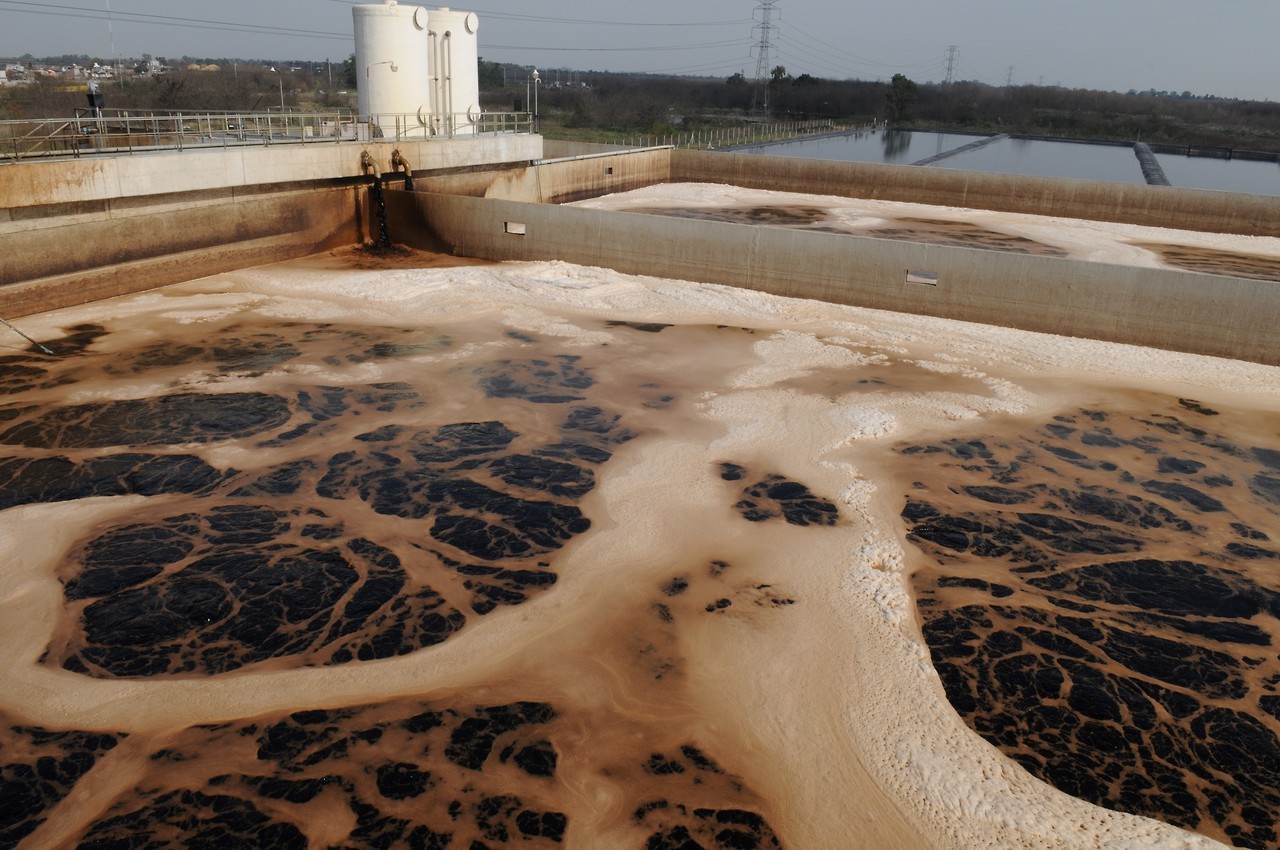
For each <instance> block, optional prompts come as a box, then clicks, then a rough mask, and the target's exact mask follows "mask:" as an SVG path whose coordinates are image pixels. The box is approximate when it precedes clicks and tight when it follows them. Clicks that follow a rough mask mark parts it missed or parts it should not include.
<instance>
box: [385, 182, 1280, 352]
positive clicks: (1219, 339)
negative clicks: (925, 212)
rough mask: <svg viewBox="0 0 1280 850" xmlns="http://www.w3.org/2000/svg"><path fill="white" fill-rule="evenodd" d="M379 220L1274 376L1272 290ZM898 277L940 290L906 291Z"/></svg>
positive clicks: (486, 248) (671, 239)
mask: <svg viewBox="0 0 1280 850" xmlns="http://www.w3.org/2000/svg"><path fill="white" fill-rule="evenodd" d="M752 159H755V158H754V157H752ZM788 188H790V187H788ZM388 206H389V208H390V209H391V210H392V214H393V220H394V221H395V222H396V224H397V238H398V239H401V240H403V241H405V242H407V243H408V244H414V245H417V246H419V247H425V248H431V249H435V250H440V249H445V250H450V251H452V252H454V253H457V254H461V255H465V256H470V257H481V258H485V259H491V260H552V259H558V260H564V261H566V262H571V263H580V264H584V265H594V266H604V267H607V268H612V269H616V270H618V271H621V272H626V273H631V274H646V275H655V276H658V277H668V278H676V279H684V280H694V281H705V282H708V283H719V284H725V285H729V286H739V287H744V288H747V289H756V290H761V291H765V292H772V293H776V294H779V295H787V296H793V297H800V298H815V299H820V300H823V301H829V302H833V303H838V304H853V305H858V306H864V307H874V308H879V309H885V310H894V311H899V312H905V313H919V314H923V315H930V316H940V317H944V318H952V319H961V320H965V321H973V322H984V323H987V324H995V325H1003V326H1007V327H1016V328H1022V329H1025V330H1032V331H1045V332H1051V333H1058V334H1064V335H1068V336H1079V337H1088V338H1093V339H1103V340H1112V341H1117V342H1127V343H1132V344H1135V345H1145V346H1154V347H1157V348H1166V349H1172V350H1177V351H1191V352H1197V353H1202V354H1211V355H1216V356H1221V357H1231V358H1237V359H1243V360H1253V361H1257V362H1261V363H1269V364H1275V365H1280V346H1277V345H1276V344H1275V328H1276V327H1278V326H1280V284H1276V283H1272V282H1267V281H1255V280H1243V279H1237V278H1227V277H1217V276H1210V275H1201V274H1194V273H1191V272H1179V271H1169V270H1163V269H1151V268H1137V267H1131V266H1115V265H1106V264H1102V263H1091V262H1084V261H1076V260H1066V259H1059V258H1053V257H1036V256H1030V255H1022V254H1009V253H999V252H994V251H982V250H974V249H968V248H954V247H946V246H939V245H923V244H916V243H911V242H901V241H893V240H882V239H872V238H867V237H858V236H846V235H841V234H830V233H819V232H810V231H796V230H786V229H782V228H769V227H756V226H751V225H738V224H725V223H721V222H712V221H694V220H688V219H679V218H669V217H663V216H650V215H640V214H635V213H618V212H602V211H597V210H586V209H578V208H572V207H568V208H566V207H552V206H547V205H542V204H534V203H522V202H518V201H502V200H494V199H480V198H469V197H457V196H447V195H440V194H431V193H406V192H394V191H393V192H390V193H388ZM908 270H913V271H925V272H934V273H937V275H938V280H937V283H936V285H928V284H920V283H911V282H908V280H907V272H908Z"/></svg>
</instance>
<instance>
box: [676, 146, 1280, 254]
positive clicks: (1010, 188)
mask: <svg viewBox="0 0 1280 850" xmlns="http://www.w3.org/2000/svg"><path fill="white" fill-rule="evenodd" d="M669 179H670V182H672V183H725V184H729V185H732V186H743V187H746V188H749V189H785V190H786V191H788V192H803V193H806V194H819V195H837V196H841V197H848V198H871V199H876V200H883V201H908V202H912V203H918V204H934V205H938V206H948V207H967V208H970V209H982V210H996V211H1000V212H1015V213H1028V214H1031V215H1050V216H1061V217H1066V218H1081V219H1090V220H1093V221H1115V222H1124V223H1128V224H1142V225H1148V226H1152V227H1176V228H1180V229H1182V230H1199V231H1205V232H1210V233H1239V234H1242V235H1246V236H1280V197H1274V196H1269V195H1245V194H1239V193H1233V192H1210V191H1206V190H1201V189H1177V188H1171V187H1166V186H1141V185H1136V184H1132V185H1131V184H1126V183H1104V182H1101V181H1095V180H1068V179H1065V178H1056V177H1024V176H1021V175H1017V174H987V173H985V172H978V171H959V170H956V169H949V168H916V167H913V166H910V165H879V164H872V163H861V162H831V161H825V160H815V159H792V158H786V157H767V156H751V155H746V154H729V153H718V152H707V151H686V150H677V151H672V155H671V175H670V178H669Z"/></svg>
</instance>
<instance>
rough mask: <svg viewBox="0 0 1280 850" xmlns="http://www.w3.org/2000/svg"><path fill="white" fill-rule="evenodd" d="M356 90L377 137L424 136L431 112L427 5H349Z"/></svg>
mask: <svg viewBox="0 0 1280 850" xmlns="http://www.w3.org/2000/svg"><path fill="white" fill-rule="evenodd" d="M351 15H352V17H353V19H354V21H355V33H356V68H355V70H356V77H357V79H358V83H357V86H356V91H357V93H358V95H359V104H360V106H359V108H360V115H361V119H360V120H362V121H368V122H369V123H370V124H371V125H372V126H373V127H376V128H377V129H376V130H374V132H373V134H374V135H375V136H378V135H381V136H384V137H394V136H396V135H400V136H405V135H408V136H424V135H426V134H427V132H428V128H427V122H428V119H429V116H430V114H431V99H430V98H431V95H430V91H431V69H430V66H429V60H428V56H427V50H428V35H427V33H428V27H427V10H426V9H425V8H423V7H421V6H413V5H404V6H401V5H400V4H399V3H397V2H396V1H395V0H385V2H383V3H380V4H377V5H374V4H368V5H363V6H352V7H351Z"/></svg>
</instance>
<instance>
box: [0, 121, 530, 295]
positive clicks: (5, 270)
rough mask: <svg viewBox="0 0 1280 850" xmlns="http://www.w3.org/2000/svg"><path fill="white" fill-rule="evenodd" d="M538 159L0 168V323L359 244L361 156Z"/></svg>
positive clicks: (213, 157) (269, 158) (201, 156)
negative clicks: (364, 159) (366, 158)
mask: <svg viewBox="0 0 1280 850" xmlns="http://www.w3.org/2000/svg"><path fill="white" fill-rule="evenodd" d="M397 149H398V150H399V151H400V153H401V154H402V155H403V156H404V158H405V159H406V160H407V161H408V163H409V165H410V167H412V168H413V169H414V170H415V171H417V170H448V169H466V168H475V167H477V166H486V167H493V166H494V165H497V164H500V163H504V162H509V161H511V160H513V159H516V160H518V159H520V158H523V161H524V162H526V163H527V162H529V161H532V160H534V159H537V158H538V157H540V156H541V153H542V139H541V138H540V137H538V136H528V135H524V136H521V135H508V136H482V137H477V138H469V139H455V140H447V139H444V140H421V141H403V142H399V143H391V142H375V143H370V144H367V145H361V144H356V143H324V142H317V143H310V144H306V145H302V144H276V145H270V146H261V147H229V148H219V149H200V150H186V151H168V152H163V153H154V152H153V153H145V154H137V155H132V156H129V155H117V156H96V157H84V158H81V159H72V160H59V161H56V162H55V161H41V162H20V163H17V164H13V165H6V166H3V167H0V197H2V198H3V199H4V204H3V206H2V207H0V315H4V316H21V315H26V314H28V313H34V312H39V311H43V310H51V309H55V308H57V307H65V306H69V305H72V304H81V303H85V302H87V301H92V300H96V299H99V298H108V297H111V296H115V295H121V294H124V293H128V292H137V291H140V290H143V289H149V288H152V287H156V286H163V285H165V284H168V283H175V282H177V281H183V280H191V279H193V278H198V277H203V276H206V275H210V274H216V273H219V272H224V271H230V270H232V269H237V268H244V267H246V266H251V265H257V264H261V263H269V262H278V261H281V260H287V259H293V258H296V257H302V256H306V255H307V254H311V253H315V252H317V251H323V250H328V249H330V248H334V247H337V246H340V245H351V244H358V243H359V242H361V241H362V240H363V239H364V238H366V237H367V236H368V235H369V234H368V224H367V223H368V222H369V221H370V220H371V216H370V210H369V204H368V197H367V196H368V191H367V186H366V184H367V183H368V182H369V178H368V177H367V176H365V175H364V170H363V169H362V166H361V153H362V152H363V151H366V150H367V151H368V152H369V154H370V155H371V156H372V157H373V161H374V163H375V165H376V167H377V168H378V169H379V170H380V171H381V172H383V173H384V174H385V173H389V172H390V171H391V154H392V151H393V150H397Z"/></svg>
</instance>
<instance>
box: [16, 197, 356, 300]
mask: <svg viewBox="0 0 1280 850" xmlns="http://www.w3.org/2000/svg"><path fill="white" fill-rule="evenodd" d="M366 194H367V189H366V188H365V187H364V186H362V185H347V186H337V187H331V188H324V189H313V190H304V191H293V192H282V193H269V194H263V195H258V196H246V195H247V193H242V194H240V195H238V196H235V197H232V198H230V199H227V200H225V201H223V202H221V203H212V202H210V203H204V204H201V205H193V204H184V205H180V206H179V207H178V208H176V209H169V208H163V205H162V208H161V210H160V211H157V212H148V211H146V210H145V208H143V209H134V210H132V211H131V213H130V214H128V215H120V216H112V215H109V214H106V213H103V214H98V215H96V216H88V215H81V216H75V217H72V218H73V220H72V221H71V222H70V223H65V224H62V225H58V224H55V223H54V222H57V221H59V219H44V220H42V223H43V224H44V225H45V226H42V227H31V228H25V229H21V230H15V231H12V232H0V257H3V260H2V261H0V316H24V315H27V314H29V313H36V312H42V311H44V310H52V309H56V308H58V307H67V306H71V305H74V304H83V303H87V302H89V301H96V300H99V299H102V298H110V297H112V296H115V295H121V294H124V293H128V292H138V291H141V290H144V289H151V288H153V287H157V286H163V285H165V284H168V283H174V282H177V281H182V280H192V279H194V278H198V277H204V276H206V275H211V274H217V273H219V272H224V271H231V270H233V269H237V268H244V267H246V266H250V265H258V264H261V263H270V262H279V261H281V260H287V259H292V258H296V257H302V256H306V255H307V254H312V253H316V252H318V251H325V250H329V249H331V248H334V247H338V246H340V245H350V244H354V243H357V242H359V241H361V240H362V238H364V236H366V235H367V234H365V233H364V232H363V229H362V225H363V223H364V222H367V221H368V220H369V219H368V212H367V210H366V209H365V206H366V202H365V195H366Z"/></svg>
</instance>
